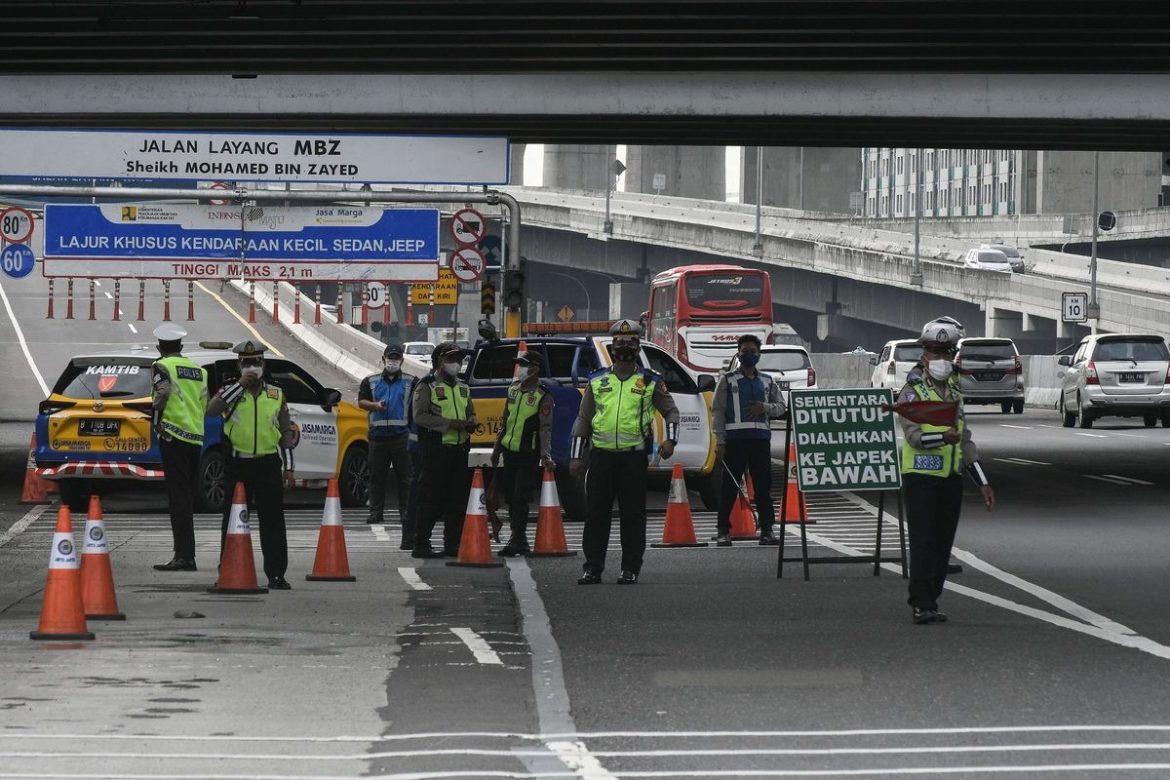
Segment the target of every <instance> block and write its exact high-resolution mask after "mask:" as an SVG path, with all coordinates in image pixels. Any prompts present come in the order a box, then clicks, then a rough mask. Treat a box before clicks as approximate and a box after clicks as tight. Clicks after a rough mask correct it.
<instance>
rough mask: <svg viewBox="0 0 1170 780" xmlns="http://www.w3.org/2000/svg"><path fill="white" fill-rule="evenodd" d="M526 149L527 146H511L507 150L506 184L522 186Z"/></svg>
mask: <svg viewBox="0 0 1170 780" xmlns="http://www.w3.org/2000/svg"><path fill="white" fill-rule="evenodd" d="M527 148H528V144H512V145H511V148H510V149H509V160H508V183H509V184H511V185H513V186H516V187H522V186H524V150H525V149H527Z"/></svg>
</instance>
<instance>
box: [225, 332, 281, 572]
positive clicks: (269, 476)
mask: <svg viewBox="0 0 1170 780" xmlns="http://www.w3.org/2000/svg"><path fill="white" fill-rule="evenodd" d="M265 350H267V347H266V346H264V345H263V344H260V343H258V342H255V341H251V340H249V341H241V342H240V343H239V344H236V345H235V346H234V347H232V351H233V352H235V353H236V354H237V355H239V367H240V378H239V381H236V382H231V383H229V384H226V385H224V386H223V388H221V389H220V391H219V392H218V393H217V394H216V396H215V398H213V399H211V403H210V404H208V406H207V413H208V414H215V415H221V416H222V417H223V418H224V423H223V433H224V438H226V439H227V441H228V442H229V443H230V444H231V449H232V454H231V457H230V458H228V459H227V474H226V478H225V479H224V508H223V525H222V527H221V530H220V540H221V549H222V540H223V537H224V536H225V535H226V534H227V524H228V515H229V513H230V512H231V504H232V495H233V494H234V493H235V488H236V483H237V482H241V483H243V485H244V491H245V493H246V494H247V495H248V497H249V498H250V499H252V500H253V501H254V502H255V505H256V514H257V515H258V516H259V519H260V550H261V552H262V553H263V554H264V573H265V574H266V575H267V576H268V587H269V588H270V589H273V590H288V589H289V588H290V587H291V586H290V585H289V584H288V581H287V580H285V578H284V575H285V572H287V571H288V537H287V536H286V532H285V525H284V478H289V479H291V478H292V474H293V470H294V464H293V448H294V447H295V446H296V445H297V435H296V432H295V430H294V428H293V427H292V423H291V421H290V420H289V414H288V404H287V403H286V402H285V399H284V391H282V390H281V389H280V388H279V387H277V386H276V385H273V384H269V383H268V382H266V381H265V380H264V352H265ZM282 471H283V475H282Z"/></svg>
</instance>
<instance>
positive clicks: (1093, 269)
mask: <svg viewBox="0 0 1170 780" xmlns="http://www.w3.org/2000/svg"><path fill="white" fill-rule="evenodd" d="M1100 170H1101V153H1100V152H1093V251H1092V253H1091V254H1090V256H1089V311H1088V312H1087V314H1088V316H1089V319H1091V320H1096V319H1098V318H1100V316H1101V304H1099V303H1098V302H1097V229H1098V222H1099V221H1100V219H1099V214H1100V211H1099V210H1098V206H1097V198H1098V190H1099V185H1098V178H1099V174H1100Z"/></svg>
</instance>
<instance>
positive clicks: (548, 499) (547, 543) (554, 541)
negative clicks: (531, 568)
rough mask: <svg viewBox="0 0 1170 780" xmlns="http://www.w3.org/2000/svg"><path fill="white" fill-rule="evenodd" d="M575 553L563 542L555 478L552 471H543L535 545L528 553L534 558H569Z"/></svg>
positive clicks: (563, 523)
mask: <svg viewBox="0 0 1170 780" xmlns="http://www.w3.org/2000/svg"><path fill="white" fill-rule="evenodd" d="M576 554H577V553H576V552H575V551H570V550H569V545H568V543H567V542H566V541H565V521H564V519H563V518H562V517H561V498H560V496H559V495H557V478H556V477H555V476H554V475H553V470H552V469H545V470H544V481H543V482H541V483H540V514H539V515H537V517H536V545H535V546H534V547H533V548H532V552H531V553H529V555H531V556H532V557H534V558H570V557H572V556H574V555H576Z"/></svg>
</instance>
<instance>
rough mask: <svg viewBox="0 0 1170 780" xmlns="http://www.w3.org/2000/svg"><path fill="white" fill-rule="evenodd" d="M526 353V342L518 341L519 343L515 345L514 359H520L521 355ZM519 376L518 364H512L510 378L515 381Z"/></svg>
mask: <svg viewBox="0 0 1170 780" xmlns="http://www.w3.org/2000/svg"><path fill="white" fill-rule="evenodd" d="M527 351H528V342H527V341H525V340H524V339H520V343H519V344H517V345H516V357H520V356H521V355H523V354H524V353H525V352H527ZM519 375H520V364H519V363H514V364H513V365H512V378H513V379H515V378H516V377H517V376H519Z"/></svg>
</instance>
